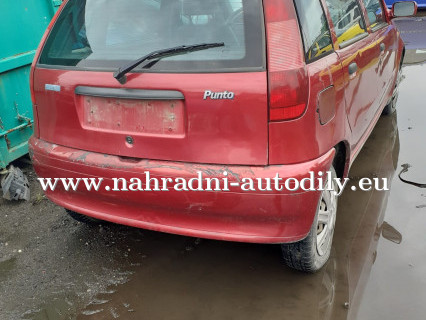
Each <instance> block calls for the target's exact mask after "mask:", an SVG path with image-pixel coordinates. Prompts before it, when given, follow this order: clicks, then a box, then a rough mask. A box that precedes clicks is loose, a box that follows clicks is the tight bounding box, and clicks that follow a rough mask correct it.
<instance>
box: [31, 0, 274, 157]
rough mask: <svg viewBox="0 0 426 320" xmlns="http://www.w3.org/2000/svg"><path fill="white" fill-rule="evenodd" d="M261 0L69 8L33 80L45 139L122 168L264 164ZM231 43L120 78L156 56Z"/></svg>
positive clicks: (121, 0)
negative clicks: (130, 164)
mask: <svg viewBox="0 0 426 320" xmlns="http://www.w3.org/2000/svg"><path fill="white" fill-rule="evenodd" d="M263 30H264V26H263V13H262V5H261V1H260V0H251V1H243V0H130V1H129V0H102V1H100V0H86V1H84V0H83V1H82V0H70V1H68V3H67V4H66V5H65V6H64V8H63V9H62V12H61V14H60V15H59V17H58V19H57V21H56V22H55V24H54V26H53V28H52V30H51V32H50V35H49V36H48V38H47V40H46V43H45V44H44V48H43V50H42V52H41V54H40V58H39V60H38V63H37V65H36V68H35V71H34V88H33V89H34V99H35V104H36V112H37V116H38V117H37V118H38V132H39V136H40V138H41V139H43V140H46V141H48V142H51V143H55V144H59V145H64V146H67V147H71V148H76V149H81V150H87V151H92V152H100V153H105V154H112V155H119V156H123V157H132V158H145V159H158V160H172V161H185V162H199V163H216V164H241V165H248V164H250V165H265V164H267V162H268V85H267V73H266V70H265V44H264V32H263ZM217 42H223V43H224V44H225V45H224V47H217V48H210V49H206V50H202V51H197V52H191V53H186V54H183V55H177V56H173V57H167V58H163V59H158V60H148V61H145V62H144V63H142V64H141V65H140V66H138V67H136V68H135V69H134V70H132V71H131V73H129V74H128V75H127V82H126V83H125V84H120V83H119V82H118V81H117V80H116V79H114V77H113V73H114V72H115V71H117V69H118V68H119V67H122V66H123V65H126V64H128V63H129V62H132V61H134V60H136V59H138V58H140V57H142V56H145V55H147V54H149V53H150V52H153V51H156V50H161V49H165V48H171V47H176V46H180V45H194V44H200V43H217Z"/></svg>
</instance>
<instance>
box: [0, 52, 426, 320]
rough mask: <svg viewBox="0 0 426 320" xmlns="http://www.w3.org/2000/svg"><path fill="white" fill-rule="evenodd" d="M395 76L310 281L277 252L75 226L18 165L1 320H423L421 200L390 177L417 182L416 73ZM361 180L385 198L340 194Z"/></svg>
mask: <svg viewBox="0 0 426 320" xmlns="http://www.w3.org/2000/svg"><path fill="white" fill-rule="evenodd" d="M425 48H426V45H425ZM416 49H422V48H421V47H419V48H416ZM416 49H414V51H410V52H409V54H407V58H408V59H414V60H415V59H417V58H416ZM419 52H421V51H419ZM413 57H414V58H413ZM414 60H411V61H407V63H412V62H413V61H414ZM425 60H426V59H425ZM403 74H404V80H403V81H402V82H401V85H400V95H399V101H398V106H397V110H398V112H397V114H396V115H393V116H387V117H382V118H381V119H380V121H379V123H378V125H377V127H376V129H375V130H374V131H373V133H372V136H371V137H370V139H369V140H368V142H367V144H366V145H365V147H364V148H363V150H362V151H361V153H360V154H359V156H358V158H357V160H356V162H355V164H354V165H353V167H352V169H351V172H350V176H351V178H352V180H351V184H350V185H349V186H348V187H347V189H346V191H345V192H344V194H343V196H342V197H341V198H340V200H339V211H338V212H339V214H338V221H337V226H336V232H335V239H334V247H333V252H332V256H331V258H330V261H329V263H328V264H327V265H326V266H325V268H324V269H323V270H321V271H320V272H319V273H317V274H315V275H306V274H301V273H298V272H295V271H292V270H290V269H288V268H286V267H284V265H283V263H282V261H281V256H280V248H279V246H273V245H253V244H239V243H227V242H219V241H210V240H197V239H192V238H186V237H180V236H174V235H167V234H161V233H155V232H149V231H145V230H138V229H133V228H128V227H123V226H118V225H111V224H105V225H101V226H99V225H94V226H92V227H88V226H86V225H83V224H80V223H77V222H75V221H74V220H72V219H71V218H70V217H68V216H67V215H66V214H65V212H64V210H63V209H61V208H59V207H57V206H55V205H54V204H52V203H50V202H49V201H48V200H46V199H45V198H44V197H43V196H42V192H41V190H40V188H39V186H38V184H37V183H36V181H35V175H34V172H33V171H32V168H31V166H30V165H29V164H26V163H25V162H22V161H21V162H18V163H15V165H18V166H19V167H20V168H21V169H23V170H24V172H25V173H26V174H27V176H28V177H29V180H30V184H31V187H32V192H31V201H30V202H8V201H6V200H3V199H0V219H1V224H0V319H6V320H9V319H11V320H14V319H40V320H41V319H43V320H44V319H58V320H59V319H168V320H173V319H185V320H187V319H244V320H246V319H256V320H259V319H268V320H269V319H424V317H425V316H424V314H425V311H426V307H425V305H424V302H425V301H426V278H425V276H424V275H425V274H426V254H425V252H426V236H425V230H424V229H425V228H424V226H425V225H426V190H425V189H422V188H418V187H416V186H415V185H411V184H407V183H404V182H403V181H401V180H400V179H399V177H398V174H399V173H400V172H401V171H402V170H404V169H406V168H407V167H403V166H402V165H404V164H409V166H410V167H409V168H408V170H407V171H404V173H403V175H402V176H403V178H404V179H406V180H407V181H413V182H417V183H420V184H422V183H426V167H425V166H424V163H425V161H426V151H425V149H424V148H423V146H424V137H425V136H426V126H425V125H424V121H425V119H426V108H425V107H426V106H425V104H424V101H425V99H424V97H423V94H424V77H425V74H426V64H423V65H422V64H419V62H418V61H417V62H416V64H410V65H409V66H406V67H404V71H403ZM362 177H379V178H389V179H390V181H391V183H390V187H391V191H390V192H378V191H371V192H360V191H356V192H353V191H351V190H350V187H351V185H353V184H355V183H357V181H358V179H360V178H362Z"/></svg>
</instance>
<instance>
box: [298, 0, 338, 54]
mask: <svg viewBox="0 0 426 320" xmlns="http://www.w3.org/2000/svg"><path fill="white" fill-rule="evenodd" d="M295 4H296V10H297V15H298V17H299V24H300V29H301V33H302V37H303V44H304V47H305V54H306V59H307V60H312V59H316V58H318V57H321V56H323V55H325V54H327V53H328V52H330V51H332V50H333V46H332V41H331V35H330V29H329V27H328V23H327V19H326V17H325V14H324V10H323V8H322V6H321V3H320V1H319V0H295Z"/></svg>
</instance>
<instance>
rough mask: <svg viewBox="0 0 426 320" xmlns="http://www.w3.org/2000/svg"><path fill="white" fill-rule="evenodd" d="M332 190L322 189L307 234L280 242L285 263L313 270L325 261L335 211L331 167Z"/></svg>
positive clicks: (304, 269) (331, 235)
mask: <svg viewBox="0 0 426 320" xmlns="http://www.w3.org/2000/svg"><path fill="white" fill-rule="evenodd" d="M330 171H331V177H332V186H333V190H325V191H322V193H321V197H320V200H319V203H318V208H317V212H316V215H315V219H314V222H313V223H312V227H311V230H310V232H309V234H308V236H307V237H306V238H305V239H303V240H301V241H299V242H296V243H290V244H282V245H281V247H282V252H283V257H284V261H285V263H286V264H287V265H288V266H289V267H290V268H293V269H296V270H300V271H303V272H315V271H318V270H319V269H321V268H322V267H323V266H324V264H325V263H326V262H327V260H328V258H329V257H330V253H331V245H332V242H333V234H334V226H335V223H336V211H337V200H338V199H337V198H338V197H337V192H336V191H337V187H336V182H335V178H337V175H336V171H335V170H334V167H331V169H330Z"/></svg>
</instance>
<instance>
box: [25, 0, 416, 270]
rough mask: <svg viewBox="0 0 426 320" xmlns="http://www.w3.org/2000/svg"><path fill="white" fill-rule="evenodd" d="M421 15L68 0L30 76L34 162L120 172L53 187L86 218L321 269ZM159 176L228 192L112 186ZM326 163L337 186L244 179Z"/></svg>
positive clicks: (320, 4) (402, 7)
mask: <svg viewBox="0 0 426 320" xmlns="http://www.w3.org/2000/svg"><path fill="white" fill-rule="evenodd" d="M415 11H416V5H415V3H414V2H408V1H406V2H402V3H401V2H400V3H398V4H396V5H395V6H394V7H393V9H392V11H389V10H388V9H387V8H386V6H385V3H384V1H382V0H361V1H358V0H349V1H344V2H343V1H341V0H294V1H293V0H263V1H262V0H251V1H243V0H126V1H124V0H103V1H100V0H68V1H64V3H63V5H62V6H61V8H60V10H59V11H58V13H57V15H56V16H55V18H54V19H53V21H52V23H51V24H50V26H49V28H48V30H47V31H46V34H45V36H44V38H43V39H42V41H41V44H40V47H39V49H38V51H37V54H36V57H35V60H34V63H33V66H32V71H31V88H32V98H33V103H34V117H35V121H34V123H35V125H34V136H33V137H32V138H31V140H30V154H31V156H32V159H33V163H34V167H35V170H36V172H37V174H38V176H39V177H41V178H52V179H53V178H67V179H70V178H102V179H103V180H104V181H105V183H106V186H105V187H102V188H100V189H99V190H97V191H96V190H91V191H88V190H81V189H78V190H76V191H73V192H69V191H67V190H66V188H64V187H63V186H62V187H61V186H58V187H57V188H56V189H55V190H47V191H46V193H47V196H48V198H49V199H50V200H52V201H53V202H55V203H56V204H58V205H60V206H63V207H64V208H66V209H67V210H68V212H69V213H70V214H71V215H72V216H73V217H74V218H76V219H78V220H80V221H92V220H93V219H100V220H106V221H110V222H114V223H119V224H124V225H129V226H134V227H139V228H145V229H150V230H156V231H162V232H169V233H175V234H180V235H185V236H192V237H202V238H209V239H217V240H227V241H241V242H253V243H268V244H280V245H281V246H282V252H283V255H284V259H285V261H286V263H287V264H288V265H289V266H290V267H292V268H295V269H298V270H302V271H305V272H314V271H316V270H318V269H319V268H321V267H322V266H323V265H324V264H325V263H326V261H327V259H328V257H329V255H330V251H331V246H332V239H333V232H334V226H335V220H336V213H337V199H338V195H337V193H336V192H334V191H333V190H334V189H335V188H334V185H335V184H336V182H335V181H336V180H337V179H338V178H340V179H343V178H345V177H347V175H348V171H349V168H350V166H351V164H352V163H353V161H354V159H355V158H356V156H357V154H358V153H359V151H360V150H361V148H362V146H363V144H364V143H365V141H366V140H367V138H368V136H369V134H370V132H371V131H372V130H373V128H374V126H375V124H376V122H377V120H378V118H379V117H380V115H381V114H383V113H391V112H393V111H394V109H395V100H396V96H397V84H398V81H397V79H398V73H399V71H400V69H401V64H402V59H403V56H404V44H403V42H402V40H401V37H400V35H399V33H398V31H397V29H396V28H395V26H394V25H393V24H392V19H393V18H394V17H396V16H407V15H412V14H415ZM147 172H148V173H149V175H150V177H151V178H152V179H153V178H156V179H165V181H169V180H167V179H171V180H172V181H173V179H174V178H176V177H180V178H181V179H186V180H190V179H194V178H197V176H198V174H199V173H200V172H201V173H202V174H203V175H204V177H207V178H210V179H219V178H224V175H226V176H227V178H228V180H229V188H228V190H216V189H211V190H209V191H205V192H194V191H186V190H176V189H170V190H169V191H166V192H165V191H159V190H157V191H143V192H132V191H130V190H128V191H121V192H111V186H110V184H111V182H112V181H113V180H114V179H116V178H119V179H122V180H120V181H131V179H134V178H138V177H139V178H141V180H142V181H143V180H144V176H146V174H147ZM323 172H327V173H328V174H327V175H324V176H327V177H328V178H327V179H328V180H327V182H328V183H331V184H332V186H333V187H332V188H330V189H328V190H306V191H305V190H300V191H297V192H294V191H293V192H292V191H291V190H287V189H283V190H274V191H260V190H257V191H253V190H248V191H242V190H241V188H239V187H238V185H239V182H241V179H243V178H253V179H256V178H264V177H275V176H276V175H279V176H280V177H281V178H282V179H290V178H291V179H295V180H298V181H301V180H302V179H304V178H308V177H309V174H310V173H314V174H319V175H320V173H323ZM151 178H150V179H151ZM163 181H164V180H163ZM123 183H124V182H123Z"/></svg>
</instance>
